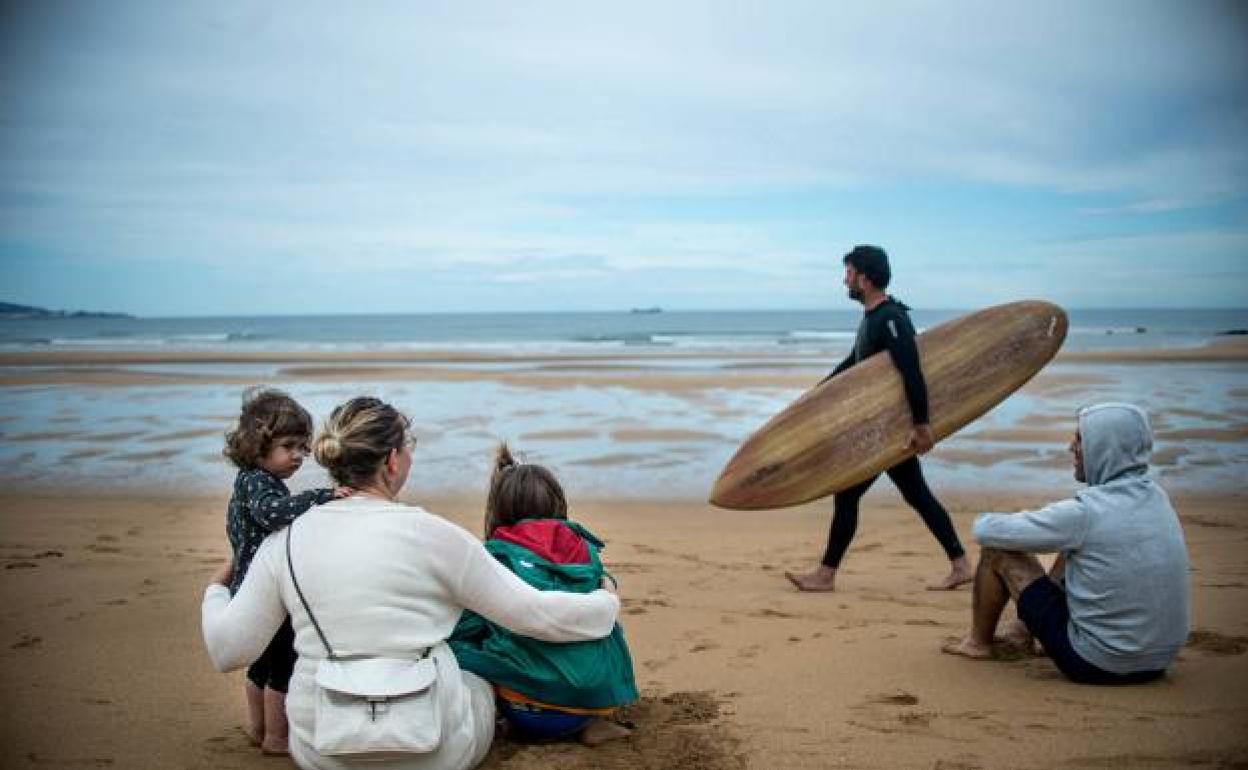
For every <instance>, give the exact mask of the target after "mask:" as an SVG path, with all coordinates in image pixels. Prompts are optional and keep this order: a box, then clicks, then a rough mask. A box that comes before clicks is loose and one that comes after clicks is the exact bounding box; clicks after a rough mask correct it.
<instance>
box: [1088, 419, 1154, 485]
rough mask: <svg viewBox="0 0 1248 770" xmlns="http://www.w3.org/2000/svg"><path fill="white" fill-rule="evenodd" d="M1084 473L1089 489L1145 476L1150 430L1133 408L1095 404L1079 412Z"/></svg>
mask: <svg viewBox="0 0 1248 770" xmlns="http://www.w3.org/2000/svg"><path fill="white" fill-rule="evenodd" d="M1079 435H1080V436H1081V437H1082V439H1083V473H1084V476H1085V477H1086V478H1087V481H1088V484H1089V485H1096V484H1105V483H1108V482H1110V481H1113V480H1114V479H1117V478H1120V477H1122V476H1136V475H1142V474H1145V473H1147V472H1148V458H1149V455H1150V454H1152V451H1153V429H1152V427H1151V426H1150V425H1149V423H1148V415H1147V414H1146V413H1145V412H1144V410H1143V409H1140V408H1139V407H1138V406H1134V405H1132V404H1096V405H1094V406H1089V407H1085V408H1083V409H1080V410H1079Z"/></svg>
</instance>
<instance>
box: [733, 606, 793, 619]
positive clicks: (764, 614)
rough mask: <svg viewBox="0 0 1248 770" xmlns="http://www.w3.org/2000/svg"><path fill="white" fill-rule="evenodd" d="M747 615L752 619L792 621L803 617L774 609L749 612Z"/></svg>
mask: <svg viewBox="0 0 1248 770" xmlns="http://www.w3.org/2000/svg"><path fill="white" fill-rule="evenodd" d="M745 614H746V615H748V616H749V617H751V618H785V619H792V618H800V617H801V615H797V614H795V613H792V612H784V611H782V610H773V609H771V608H770V607H765V608H763V609H761V610H754V611H752V612H747V613H745Z"/></svg>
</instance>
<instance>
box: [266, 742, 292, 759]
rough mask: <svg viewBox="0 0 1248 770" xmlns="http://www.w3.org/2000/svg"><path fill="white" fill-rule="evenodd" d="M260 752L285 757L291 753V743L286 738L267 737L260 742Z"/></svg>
mask: <svg viewBox="0 0 1248 770" xmlns="http://www.w3.org/2000/svg"><path fill="white" fill-rule="evenodd" d="M260 753H261V754H264V755H265V756H270V757H284V756H286V755H287V754H289V753H290V745H289V743H288V742H287V741H286V740H284V739H283V740H281V741H278V740H277V739H273V740H269V739H268V738H265V739H264V743H261V744H260Z"/></svg>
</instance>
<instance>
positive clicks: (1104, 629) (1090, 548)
mask: <svg viewBox="0 0 1248 770" xmlns="http://www.w3.org/2000/svg"><path fill="white" fill-rule="evenodd" d="M1079 433H1080V435H1081V436H1082V438H1083V466H1084V474H1085V476H1086V477H1087V482H1088V488H1087V489H1085V490H1083V491H1081V492H1079V493H1077V494H1076V495H1075V497H1074V499H1073V500H1062V501H1061V502H1057V503H1053V504H1052V505H1048V506H1046V507H1044V508H1041V509H1040V510H1038V511H1027V512H1025V513H1017V514H1008V513H985V514H982V515H981V516H979V517H978V518H977V519H976V520H975V529H974V532H975V539H976V540H977V541H979V544H980V545H982V546H985V547H990V548H1000V549H1006V550H1013V551H1029V552H1041V553H1048V552H1054V551H1061V552H1062V553H1064V554H1065V555H1066V599H1067V604H1068V606H1069V608H1070V624H1069V626H1068V631H1069V634H1070V643H1071V646H1072V647H1074V649H1075V652H1077V653H1079V655H1080V656H1081V657H1082V658H1083V659H1084V660H1086V661H1088V662H1089V663H1091V664H1093V665H1095V666H1097V667H1099V668H1101V669H1103V670H1105V671H1109V672H1112V673H1116V674H1128V673H1132V672H1135V671H1157V670H1161V669H1164V668H1165V667H1166V666H1167V665H1169V663H1170V661H1172V660H1173V659H1174V656H1175V655H1176V654H1178V652H1179V649H1180V648H1181V647H1182V646H1183V645H1184V643H1185V642H1186V641H1187V634H1188V585H1187V583H1188V578H1187V572H1188V564H1187V547H1186V546H1185V544H1184V542H1183V531H1182V529H1181V528H1180V526H1179V518H1178V515H1177V514H1176V513H1175V511H1174V508H1173V507H1171V505H1170V499H1169V498H1168V497H1167V496H1166V493H1165V492H1164V491H1163V490H1162V489H1161V487H1159V486H1158V485H1157V484H1156V483H1155V482H1154V481H1153V480H1152V479H1150V478H1149V477H1148V456H1149V453H1150V452H1152V449H1153V433H1152V429H1151V428H1150V427H1149V424H1148V416H1147V415H1145V414H1144V412H1143V411H1142V410H1140V409H1139V408H1138V407H1135V406H1131V405H1130V404H1099V405H1097V406H1091V407H1088V408H1086V409H1083V410H1081V411H1080V412H1079Z"/></svg>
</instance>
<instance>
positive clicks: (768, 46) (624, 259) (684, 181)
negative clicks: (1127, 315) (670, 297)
mask: <svg viewBox="0 0 1248 770" xmlns="http://www.w3.org/2000/svg"><path fill="white" fill-rule="evenodd" d="M9 13H10V15H11V16H12V18H11V19H10V23H6V24H4V25H2V26H3V28H4V31H3V32H0V35H3V37H0V57H2V58H0V73H3V74H0V78H2V79H0V98H2V99H3V103H4V104H5V109H4V111H3V113H2V114H0V170H2V171H3V174H2V175H0V261H3V260H5V259H12V258H13V257H14V256H16V255H17V254H19V253H21V252H22V250H24V249H25V250H30V249H34V250H35V251H41V252H44V251H46V252H50V253H55V254H57V255H59V256H60V257H61V258H62V259H64V260H68V261H69V262H75V261H77V262H80V263H92V264H108V263H109V261H110V260H111V261H112V263H114V264H117V265H122V264H124V265H127V266H128V267H126V269H128V270H131V271H136V270H138V268H135V267H133V265H143V264H152V263H156V262H160V261H164V260H169V259H176V260H178V261H180V262H181V263H183V264H184V265H185V266H186V269H188V270H192V271H193V270H207V269H210V268H214V269H215V268H226V269H229V268H237V267H245V266H247V265H250V264H255V263H257V262H260V261H270V262H275V263H283V264H290V265H297V266H298V269H297V270H295V271H292V272H293V273H296V274H315V275H322V276H323V275H333V274H336V273H340V272H342V271H343V270H344V269H345V268H344V266H345V262H346V260H349V259H355V260H359V261H360V262H361V263H363V264H368V265H370V266H372V267H373V268H374V269H376V270H405V269H407V270H417V269H418V270H421V271H425V272H438V271H456V270H460V271H466V272H467V273H470V274H471V273H474V272H475V273H477V274H479V275H481V276H486V277H491V278H490V280H495V281H504V280H506V281H510V282H512V283H526V282H527V283H537V282H540V281H562V282H566V283H568V284H569V285H572V286H578V287H583V286H586V285H588V284H589V283H592V282H594V281H601V280H616V281H618V280H620V279H621V276H625V275H628V274H641V273H645V274H647V275H650V276H654V275H661V274H662V271H664V270H669V271H672V272H671V273H670V274H671V275H672V276H673V277H674V279H684V278H686V277H688V276H689V275H690V272H686V271H696V272H697V274H698V276H699V278H698V279H697V280H696V281H694V282H693V283H691V284H690V285H689V286H688V290H689V291H690V292H691V293H692V292H697V291H701V290H702V288H703V287H705V286H706V285H707V284H708V282H710V280H711V279H710V278H709V276H713V275H715V274H717V273H718V274H721V275H722V274H724V273H726V272H734V273H738V274H740V275H742V276H746V277H747V278H746V279H745V280H744V281H742V282H739V283H734V282H732V281H728V282H727V283H723V282H720V283H717V285H722V286H727V285H728V284H731V285H732V286H735V287H737V288H736V289H734V290H735V291H738V292H739V296H740V300H741V301H745V300H747V299H750V298H752V296H753V294H752V293H751V292H750V290H749V288H750V287H749V283H750V281H762V280H767V281H769V282H770V283H768V284H767V285H768V286H769V287H772V288H774V289H775V290H776V291H779V292H783V293H782V295H781V296H782V299H778V300H777V301H778V302H784V301H799V300H802V299H803V298H809V297H810V296H811V294H810V293H809V292H808V291H805V290H804V284H807V283H809V282H810V273H809V272H808V270H809V265H811V264H822V263H823V255H825V254H828V253H829V252H836V251H837V250H839V249H842V247H843V246H845V245H852V244H844V243H843V241H845V240H855V239H858V238H861V237H864V236H865V235H866V234H869V233H879V234H880V236H879V239H880V240H886V241H887V242H888V243H889V245H890V246H891V245H892V244H897V245H899V246H900V247H901V252H902V253H907V252H908V253H912V254H919V255H922V254H933V255H936V254H940V253H941V252H942V251H944V250H946V249H947V247H946V246H944V245H943V244H946V243H966V242H968V241H977V242H979V244H980V248H982V249H983V251H982V252H977V254H978V256H979V257H981V258H982V257H984V256H985V255H991V257H990V258H992V259H997V260H1004V262H1005V263H1008V262H1009V258H1008V257H1005V256H1001V255H1002V254H1007V253H1017V251H1018V248H1017V247H1020V246H1022V247H1025V246H1026V245H1027V244H1029V243H1032V242H1035V241H1036V240H1037V239H1043V238H1044V237H1048V238H1055V237H1059V236H1061V235H1062V234H1067V233H1076V234H1078V233H1081V232H1083V231H1084V229H1085V228H1086V227H1088V222H1089V221H1091V222H1094V223H1104V224H1105V225H1106V226H1110V225H1112V226H1113V227H1115V228H1121V227H1123V226H1139V227H1143V226H1142V225H1139V224H1138V221H1137V220H1142V219H1148V218H1154V219H1156V218H1164V217H1166V216H1171V215H1175V214H1176V212H1188V213H1190V214H1191V215H1192V216H1195V217H1200V216H1205V217H1207V218H1208V219H1209V221H1210V222H1211V223H1212V221H1213V219H1214V218H1215V215H1214V214H1210V213H1209V212H1210V211H1212V210H1215V209H1216V210H1217V212H1218V213H1217V214H1216V216H1217V217H1223V218H1225V216H1226V211H1227V210H1230V211H1232V212H1240V213H1241V214H1242V213H1243V212H1244V211H1245V208H1246V207H1248V189H1246V183H1245V181H1244V180H1246V179H1248V145H1245V143H1244V142H1243V141H1242V137H1243V136H1245V135H1248V66H1246V65H1248V54H1246V53H1245V52H1246V51H1248V46H1245V45H1244V41H1245V34H1244V33H1245V29H1246V27H1245V25H1244V21H1243V14H1241V13H1236V12H1234V10H1233V9H1232V7H1231V6H1228V5H1219V4H1216V3H1210V4H1198V5H1196V6H1191V7H1187V6H1185V7H1182V8H1180V7H1177V6H1175V5H1173V4H1169V3H1164V2H1142V3H1136V2H1132V3H1126V2H1108V3H1097V4H1093V5H1088V4H1085V3H1074V2H1058V3H1044V4H1041V3H1036V4H1009V5H1001V4H995V3H977V2H975V3H959V4H956V5H949V4H946V3H934V2H903V3H898V4H890V5H889V6H888V7H887V8H885V9H883V10H880V9H876V8H870V7H867V6H856V5H846V4H829V3H821V2H783V3H777V4H769V5H766V6H724V5H723V4H719V3H682V4H678V5H675V6H673V5H672V4H663V3H645V2H642V3H632V4H628V5H627V6H617V7H607V8H604V7H601V6H595V7H593V8H590V7H586V6H582V5H580V4H577V3H537V4H525V5H523V6H515V5H511V4H504V3H481V4H466V3H420V4H411V3H405V2H404V3H399V2H395V3H380V4H369V5H367V6H364V7H359V8H352V9H350V11H349V12H347V11H345V10H344V9H343V8H342V7H341V6H338V5H334V4H330V3H320V2H303V3H298V4H295V3H273V4H266V5H265V6H263V7H257V6H254V5H251V4H248V3H237V2H223V3H214V4H210V5H202V4H194V5H192V4H169V3H156V2H136V1H130V2H119V3H112V4H109V7H108V8H107V9H103V8H100V9H83V8H81V6H79V5H77V4H72V3H61V2H47V3H39V4H28V5H26V6H24V7H22V8H21V9H20V10H12V9H11V10H10V11H9ZM985 30H990V31H991V34H984V32H985ZM916 188H918V189H922V190H923V191H924V194H926V195H928V196H929V197H930V198H931V199H932V200H931V202H928V201H919V200H916V196H915V195H914V194H913V193H912V192H911V190H913V189H916ZM968 191H970V192H968ZM955 198H956V199H958V200H960V201H963V202H964V203H965V204H966V205H963V206H961V207H953V206H949V207H946V208H945V209H944V210H943V211H942V213H941V216H939V217H937V216H935V215H934V214H932V213H931V212H932V208H933V206H939V205H940V202H941V201H942V200H952V199H955ZM864 201H871V206H870V207H868V206H866V205H865V204H864V203H863V202H864ZM1241 221H1242V217H1241ZM1124 222H1126V224H1125V225H1124ZM1133 222H1134V223H1135V224H1134V225H1133V224H1131V223H1133ZM1005 223H1009V225H1010V226H1012V227H1015V228H1016V230H1015V231H1014V232H1010V231H1009V228H1007V227H1006V226H1005ZM1188 224H1190V223H1188ZM1145 231H1146V232H1150V233H1156V232H1157V228H1156V226H1151V225H1150V226H1148V227H1147V228H1145V230H1142V231H1141V232H1145ZM872 237H874V236H872ZM1224 248H1232V246H1231V245H1225V246H1224ZM1150 253H1152V252H1150ZM567 255H587V260H589V261H590V262H592V265H593V266H592V267H586V266H584V265H580V266H577V265H572V264H570V263H569V261H568V257H567ZM959 258H960V257H959ZM833 261H834V260H833ZM23 264H27V263H23ZM505 276H509V277H505ZM136 280H141V276H137V275H136ZM292 280H297V277H292ZM462 290H463V291H464V292H465V294H464V295H463V296H462V297H461V299H462V301H464V302H466V303H469V304H472V303H474V302H476V303H478V304H479V303H480V300H474V299H473V297H474V296H475V295H473V294H472V290H471V289H469V288H463V289H462ZM725 291H729V290H728V289H725ZM582 294H587V292H582ZM783 298H787V300H786V299H783Z"/></svg>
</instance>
